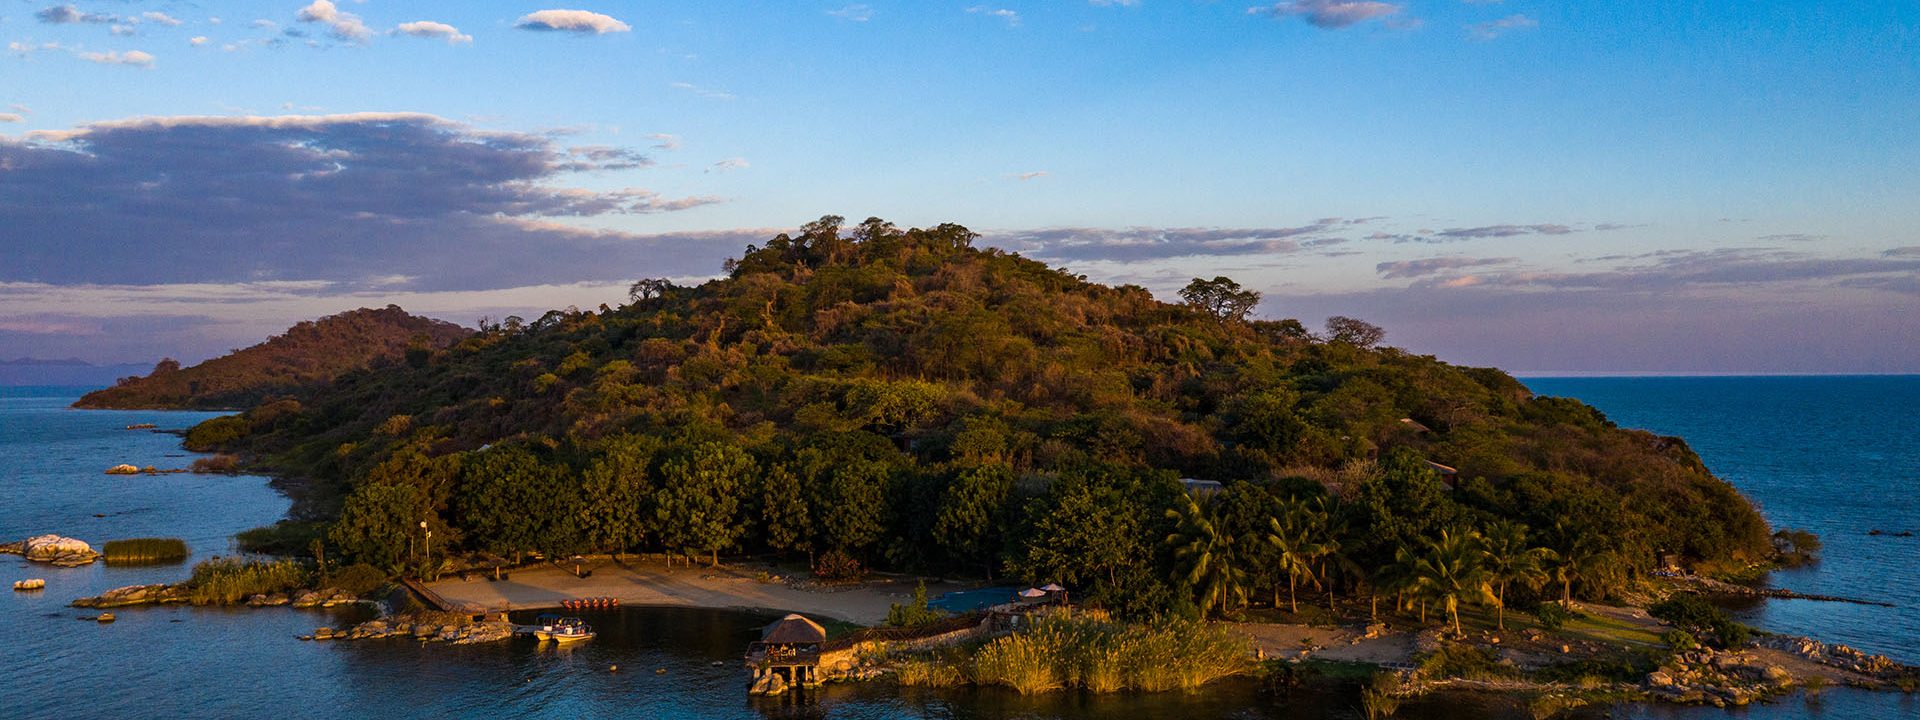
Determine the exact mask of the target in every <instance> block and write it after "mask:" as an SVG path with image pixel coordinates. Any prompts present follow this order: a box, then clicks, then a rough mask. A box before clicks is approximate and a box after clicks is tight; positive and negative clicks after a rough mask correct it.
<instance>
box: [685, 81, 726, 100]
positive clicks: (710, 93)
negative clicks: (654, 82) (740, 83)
mask: <svg viewBox="0 0 1920 720" xmlns="http://www.w3.org/2000/svg"><path fill="white" fill-rule="evenodd" d="M671 87H673V89H675V90H685V91H687V92H690V93H693V94H695V95H699V96H700V97H703V98H707V99H709V100H732V99H733V98H734V95H733V93H730V92H727V91H725V90H715V89H713V88H705V87H700V86H699V85H695V84H693V83H687V82H677V83H672V85H671Z"/></svg>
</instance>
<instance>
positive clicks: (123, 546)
mask: <svg viewBox="0 0 1920 720" xmlns="http://www.w3.org/2000/svg"><path fill="white" fill-rule="evenodd" d="M100 554H101V555H103V556H105V557H106V560H107V562H109V563H113V564H130V565H131V564H142V565H158V564H164V563H177V562H185V561H186V559H187V557H188V555H190V554H191V553H189V552H188V551H187V541H185V540H181V539H180V538H131V539H127V540H108V541H107V544H106V545H105V546H104V547H102V548H100Z"/></svg>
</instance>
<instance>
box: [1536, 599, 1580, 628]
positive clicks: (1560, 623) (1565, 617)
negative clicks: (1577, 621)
mask: <svg viewBox="0 0 1920 720" xmlns="http://www.w3.org/2000/svg"><path fill="white" fill-rule="evenodd" d="M1533 617H1534V619H1536V620H1539V621H1540V627H1543V628H1546V629H1548V630H1559V629H1560V628H1562V627H1564V626H1566V624H1567V621H1569V620H1572V619H1573V611H1572V610H1568V609H1566V608H1564V607H1561V606H1559V605H1555V604H1553V603H1541V604H1540V607H1539V609H1537V610H1534V611H1533Z"/></svg>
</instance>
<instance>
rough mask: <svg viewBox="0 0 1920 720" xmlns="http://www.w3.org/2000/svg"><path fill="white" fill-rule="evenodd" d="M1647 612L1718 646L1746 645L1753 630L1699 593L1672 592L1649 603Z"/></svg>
mask: <svg viewBox="0 0 1920 720" xmlns="http://www.w3.org/2000/svg"><path fill="white" fill-rule="evenodd" d="M1647 614H1648V615H1652V616H1654V617H1655V618H1658V619H1660V620H1663V621H1665V622H1666V623H1667V624H1669V625H1672V626H1674V628H1675V629H1678V630H1682V631H1685V632H1686V633H1687V634H1689V635H1692V636H1693V637H1694V638H1696V639H1700V640H1704V641H1706V642H1707V644H1709V645H1712V646H1714V647H1718V648H1727V647H1739V646H1741V645H1745V644H1746V642H1747V640H1748V639H1749V638H1750V637H1751V636H1752V632H1753V631H1752V630H1751V629H1750V628H1748V627H1747V626H1745V625H1741V624H1740V623H1737V622H1734V621H1733V618H1732V617H1731V616H1729V615H1727V611H1725V610H1722V609H1720V608H1718V607H1715V606H1714V605H1713V603H1710V602H1707V601H1706V600H1705V599H1703V598H1701V597H1700V596H1698V595H1675V596H1673V597H1671V598H1668V599H1666V600H1662V601H1660V602H1657V603H1654V604H1653V605H1652V606H1651V607H1648V608H1647Z"/></svg>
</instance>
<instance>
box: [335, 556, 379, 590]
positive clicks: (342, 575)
mask: <svg viewBox="0 0 1920 720" xmlns="http://www.w3.org/2000/svg"><path fill="white" fill-rule="evenodd" d="M327 584H328V585H330V586H332V587H336V588H339V589H341V590H345V591H347V592H350V593H353V594H354V595H356V596H360V595H366V594H367V593H371V592H373V591H375V590H378V589H380V587H381V586H382V585H386V584H387V573H386V572H385V571H383V570H381V569H380V568H377V567H374V566H372V565H368V564H366V563H354V564H352V565H348V566H346V567H343V568H340V569H339V570H338V571H335V572H334V573H333V577H331V578H329V579H328V582H327Z"/></svg>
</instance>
